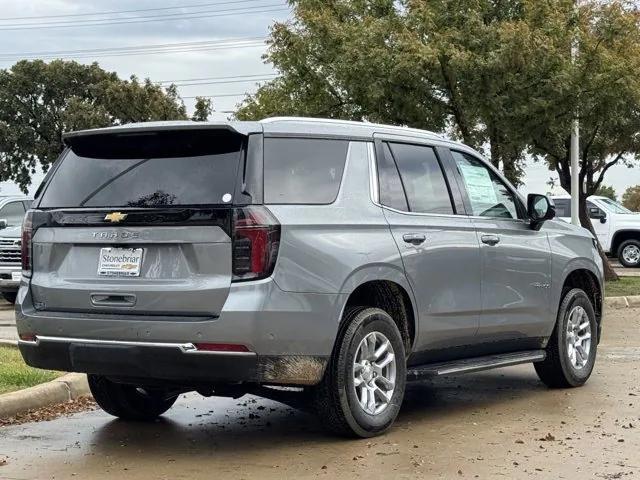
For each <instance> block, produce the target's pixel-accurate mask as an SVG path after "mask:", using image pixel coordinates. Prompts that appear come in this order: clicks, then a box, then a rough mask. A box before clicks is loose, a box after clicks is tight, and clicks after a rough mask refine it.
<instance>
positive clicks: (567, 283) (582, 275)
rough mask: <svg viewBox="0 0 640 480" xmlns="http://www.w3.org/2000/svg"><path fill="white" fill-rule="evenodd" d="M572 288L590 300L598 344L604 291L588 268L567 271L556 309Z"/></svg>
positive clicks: (595, 275) (596, 276)
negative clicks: (594, 315) (579, 290)
mask: <svg viewBox="0 0 640 480" xmlns="http://www.w3.org/2000/svg"><path fill="white" fill-rule="evenodd" d="M573 288H579V289H581V290H583V291H584V292H585V293H586V294H587V296H588V297H589V299H590V300H591V304H592V305H593V309H594V311H595V313H596V322H597V324H598V342H599V341H600V332H601V330H602V309H603V303H604V289H603V287H602V283H601V282H600V281H599V279H598V275H597V274H596V273H595V272H594V271H592V270H591V269H589V268H584V266H581V267H579V268H575V269H572V270H570V271H568V272H567V274H566V275H565V277H564V281H563V284H562V290H561V294H560V300H559V302H558V304H557V305H558V307H557V308H560V304H561V302H562V299H563V298H564V296H565V294H566V292H568V291H569V290H571V289H573Z"/></svg>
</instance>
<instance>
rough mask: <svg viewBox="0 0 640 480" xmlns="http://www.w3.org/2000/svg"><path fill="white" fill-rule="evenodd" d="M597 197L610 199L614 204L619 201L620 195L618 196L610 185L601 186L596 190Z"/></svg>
mask: <svg viewBox="0 0 640 480" xmlns="http://www.w3.org/2000/svg"><path fill="white" fill-rule="evenodd" d="M595 195H599V196H600V197H607V198H610V199H611V200H613V201H614V202H617V201H618V195H617V194H616V191H615V189H614V188H613V187H612V186H610V185H600V186H599V187H598V189H597V190H596V193H595Z"/></svg>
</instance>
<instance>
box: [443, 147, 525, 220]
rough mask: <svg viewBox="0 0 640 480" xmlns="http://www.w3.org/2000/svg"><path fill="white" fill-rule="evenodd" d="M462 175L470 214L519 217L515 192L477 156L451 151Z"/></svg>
mask: <svg viewBox="0 0 640 480" xmlns="http://www.w3.org/2000/svg"><path fill="white" fill-rule="evenodd" d="M451 154H452V155H453V158H454V159H455V162H456V164H457V166H458V170H459V172H460V174H461V175H462V179H463V180H464V184H465V187H466V189H467V195H468V196H469V201H470V202H471V210H472V215H474V216H477V217H492V218H512V219H517V218H519V217H520V215H519V214H518V206H517V200H516V196H515V194H514V193H513V192H512V191H511V190H510V189H509V188H508V187H507V186H506V184H504V183H503V182H502V180H500V178H499V177H498V176H497V175H496V174H495V173H494V172H492V171H491V170H490V169H489V168H487V166H486V165H484V164H483V163H482V162H481V161H480V160H478V159H477V158H474V157H472V156H471V155H467V154H466V153H461V152H456V151H451Z"/></svg>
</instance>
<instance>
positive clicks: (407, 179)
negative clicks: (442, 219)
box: [389, 143, 454, 215]
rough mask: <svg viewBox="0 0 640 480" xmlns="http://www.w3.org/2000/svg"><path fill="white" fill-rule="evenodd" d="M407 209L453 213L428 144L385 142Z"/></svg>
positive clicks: (449, 199) (445, 187) (446, 190)
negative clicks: (406, 202)
mask: <svg viewBox="0 0 640 480" xmlns="http://www.w3.org/2000/svg"><path fill="white" fill-rule="evenodd" d="M389 148H390V150H391V153H392V154H393V158H394V159H395V162H396V165H397V166H398V170H399V172H400V177H401V179H402V185H403V186H404V191H405V193H406V196H407V201H408V202H409V209H410V211H412V212H417V213H437V214H449V215H451V214H453V213H454V211H453V205H452V203H451V196H450V195H449V188H448V187H447V182H446V180H445V177H444V173H443V171H442V167H441V166H440V162H439V161H438V157H437V156H436V153H435V151H434V149H433V148H432V147H428V146H424V145H411V144H406V143H389Z"/></svg>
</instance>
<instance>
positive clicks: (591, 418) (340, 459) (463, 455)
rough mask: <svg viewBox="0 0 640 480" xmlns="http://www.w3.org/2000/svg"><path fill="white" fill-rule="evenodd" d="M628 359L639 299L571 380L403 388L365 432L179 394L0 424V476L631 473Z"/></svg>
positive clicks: (522, 373)
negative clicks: (116, 411)
mask: <svg viewBox="0 0 640 480" xmlns="http://www.w3.org/2000/svg"><path fill="white" fill-rule="evenodd" d="M639 367H640V309H627V310H616V311H610V312H608V315H607V318H606V325H605V336H604V339H603V341H602V343H601V344H600V347H599V358H598V361H597V364H596V369H595V372H594V375H593V377H592V378H591V380H590V381H589V383H588V384H587V385H586V386H585V387H583V388H580V389H574V390H555V391H552V390H548V389H546V388H545V387H544V386H543V385H542V384H541V383H540V382H539V381H538V380H537V378H536V376H535V373H534V371H533V367H531V366H530V365H525V366H520V367H513V368H508V369H503V370H496V371H492V372H485V373H479V374H474V375H467V376H463V377H457V378H445V379H440V380H438V381H434V382H433V383H422V384H418V385H413V386H412V387H411V388H410V389H409V391H408V394H407V397H406V400H405V403H404V405H403V408H402V411H401V414H400V417H399V419H398V421H397V423H396V425H395V427H394V428H393V429H392V430H391V431H390V432H389V433H388V434H386V435H384V436H382V437H378V438H374V439H371V440H344V439H339V438H335V437H331V436H329V435H327V434H325V432H324V431H323V430H322V426H321V425H320V423H319V422H318V421H317V420H316V419H315V418H314V417H312V416H310V415H307V414H304V413H301V412H298V411H295V410H292V409H290V408H288V407H284V406H282V405H280V404H277V403H274V402H270V401H267V400H262V399H257V398H255V397H249V396H247V397H243V398H241V399H240V400H229V399H214V398H211V399H205V398H201V397H198V396H196V395H187V396H185V397H183V398H181V399H180V401H179V402H178V403H177V405H176V406H175V407H174V408H173V409H171V410H170V411H169V412H168V414H167V415H165V417H164V418H163V419H162V420H160V421H158V422H156V423H153V424H148V425H144V424H127V423H123V422H120V421H116V420H112V419H111V418H110V417H109V416H107V415H106V414H104V413H102V412H101V411H93V412H87V413H81V414H76V415H73V416H71V417H64V418H59V419H57V420H53V421H49V422H40V423H28V424H23V425H17V426H9V427H3V428H0V464H2V460H3V459H5V460H6V464H4V465H3V466H0V478H2V479H46V478H55V479H63V478H82V479H84V478H90V479H121V478H127V479H128V480H137V479H151V478H153V479H164V478H166V479H183V478H184V479H187V478H188V479H200V478H203V479H204V478H207V479H210V478H233V479H243V478H246V479H254V478H260V479H278V480H282V479H283V478H331V479H333V478H366V479H368V480H371V479H383V478H485V479H494V478H509V479H519V478H541V479H558V478H565V479H577V478H580V479H589V478H593V479H616V478H629V479H633V478H640V453H639V452H640V368H639Z"/></svg>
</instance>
